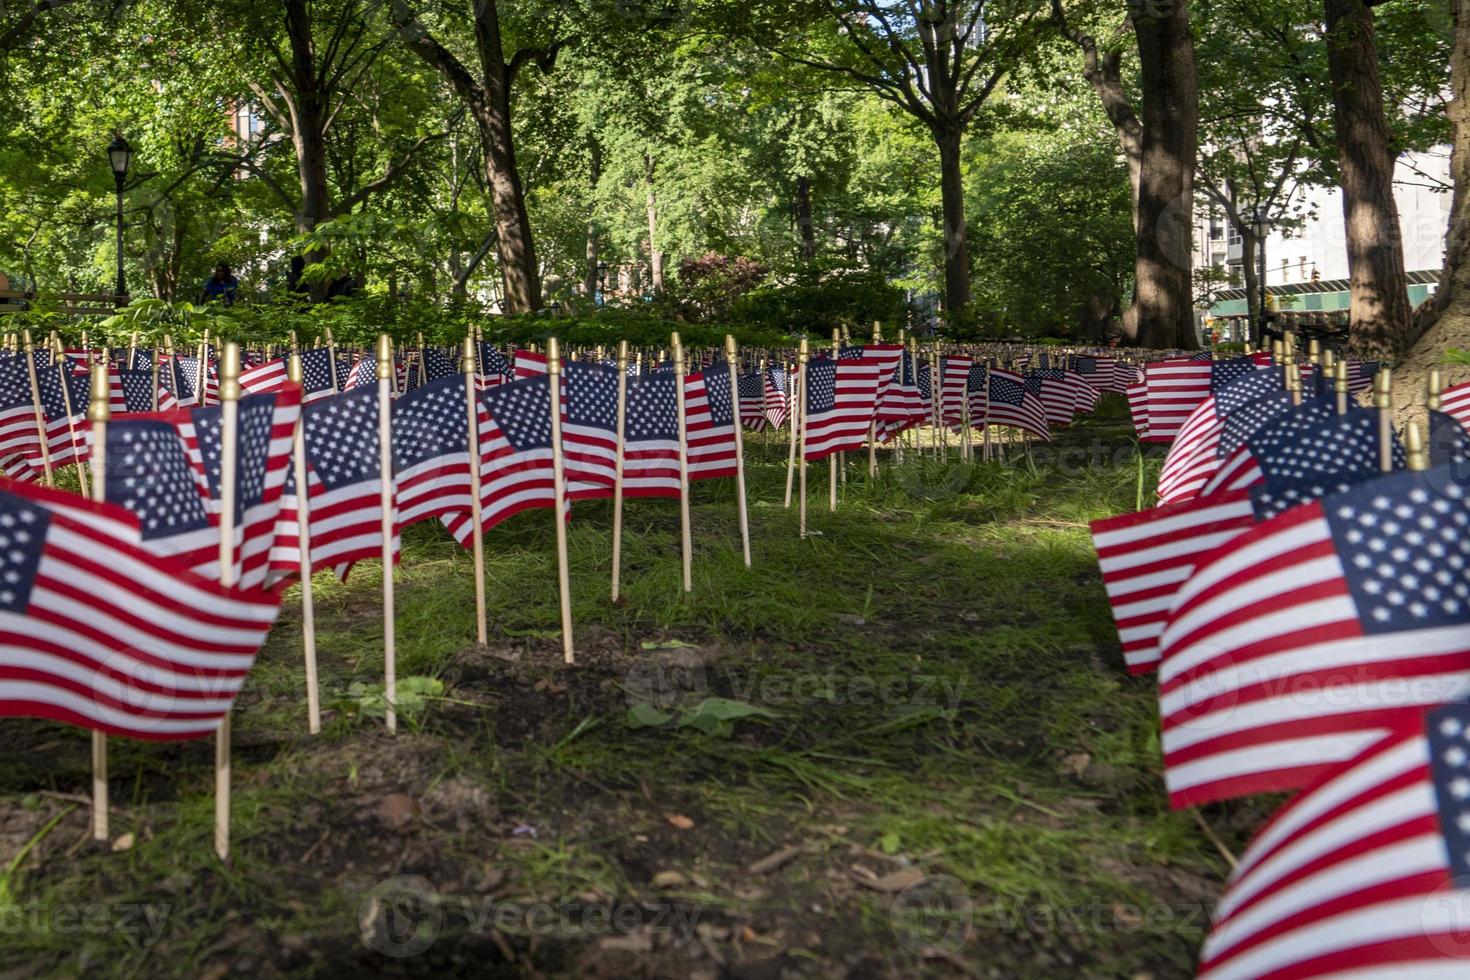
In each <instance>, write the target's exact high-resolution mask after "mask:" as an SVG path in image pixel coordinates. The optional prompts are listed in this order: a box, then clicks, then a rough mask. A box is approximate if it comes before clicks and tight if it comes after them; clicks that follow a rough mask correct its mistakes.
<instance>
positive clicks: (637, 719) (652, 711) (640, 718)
mask: <svg viewBox="0 0 1470 980" xmlns="http://www.w3.org/2000/svg"><path fill="white" fill-rule="evenodd" d="M673 718H674V716H673V715H671V714H669V713H667V712H664V711H660V710H658V709H657V708H655V707H654V706H653V705H651V704H635V705H633V707H631V708H629V709H628V717H627V719H626V722H625V723H626V724H627V726H628V727H629V728H632V729H639V728H660V727H662V726H664V725H667V724H668V723H669V722H670V721H672V720H673Z"/></svg>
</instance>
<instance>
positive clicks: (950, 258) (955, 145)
mask: <svg viewBox="0 0 1470 980" xmlns="http://www.w3.org/2000/svg"><path fill="white" fill-rule="evenodd" d="M932 133H933V135H934V142H935V143H937V144H938V145H939V192H940V197H941V199H942V204H943V211H944V309H945V312H946V313H949V314H951V315H953V314H956V313H959V312H960V311H961V310H963V309H964V308H965V307H967V306H969V305H970V242H969V237H968V235H967V234H966V232H965V184H964V172H963V169H962V168H961V165H960V145H961V139H962V137H963V134H964V130H963V129H962V128H960V127H959V126H953V127H942V126H941V127H936V128H934V129H933V130H932Z"/></svg>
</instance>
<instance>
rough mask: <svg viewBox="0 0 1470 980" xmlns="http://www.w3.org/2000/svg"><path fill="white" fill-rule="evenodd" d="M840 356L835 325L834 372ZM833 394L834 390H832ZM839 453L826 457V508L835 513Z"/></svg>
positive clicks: (840, 345)
mask: <svg viewBox="0 0 1470 980" xmlns="http://www.w3.org/2000/svg"><path fill="white" fill-rule="evenodd" d="M841 358H842V331H841V330H839V329H837V328H836V327H833V328H832V367H833V370H834V372H835V370H836V368H837V362H838V361H839V360H841ZM833 383H834V384H835V383H836V374H835V373H834V374H833ZM834 395H835V392H834ZM841 455H842V454H841V453H832V454H831V455H829V456H828V457H827V509H828V510H830V511H832V513H834V514H835V513H837V473H838V467H837V462H838V457H839V456H841Z"/></svg>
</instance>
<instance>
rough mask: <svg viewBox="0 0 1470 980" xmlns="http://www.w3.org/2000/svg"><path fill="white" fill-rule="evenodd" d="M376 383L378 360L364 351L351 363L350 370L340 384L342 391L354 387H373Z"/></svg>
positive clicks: (350, 389)
mask: <svg viewBox="0 0 1470 980" xmlns="http://www.w3.org/2000/svg"><path fill="white" fill-rule="evenodd" d="M377 383H378V361H377V358H376V357H374V355H373V354H371V353H364V354H363V355H362V356H361V357H359V358H358V359H357V363H356V364H354V365H352V370H351V371H348V372H347V380H346V382H344V383H343V385H342V390H343V391H352V390H354V389H356V388H374V389H376V386H377Z"/></svg>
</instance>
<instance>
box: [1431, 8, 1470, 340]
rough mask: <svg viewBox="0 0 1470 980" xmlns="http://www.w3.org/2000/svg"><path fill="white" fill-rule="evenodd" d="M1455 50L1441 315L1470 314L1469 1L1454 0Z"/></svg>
mask: <svg viewBox="0 0 1470 980" xmlns="http://www.w3.org/2000/svg"><path fill="white" fill-rule="evenodd" d="M1451 5H1452V7H1453V8H1454V15H1455V46H1454V50H1453V51H1452V52H1451V54H1450V90H1451V91H1450V96H1451V98H1450V104H1449V117H1450V123H1451V124H1452V125H1453V126H1454V146H1453V148H1452V150H1451V152H1450V174H1451V176H1452V177H1453V179H1454V182H1455V193H1454V199H1453V201H1452V203H1451V205H1450V228H1449V236H1448V238H1447V239H1446V245H1445V257H1444V276H1443V278H1442V279H1441V281H1440V286H1439V293H1438V294H1437V295H1436V297H1435V306H1436V308H1437V309H1438V311H1439V313H1440V314H1441V315H1443V314H1444V313H1446V312H1448V311H1450V310H1451V309H1455V310H1456V311H1457V312H1466V311H1467V310H1470V0H1451Z"/></svg>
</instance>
